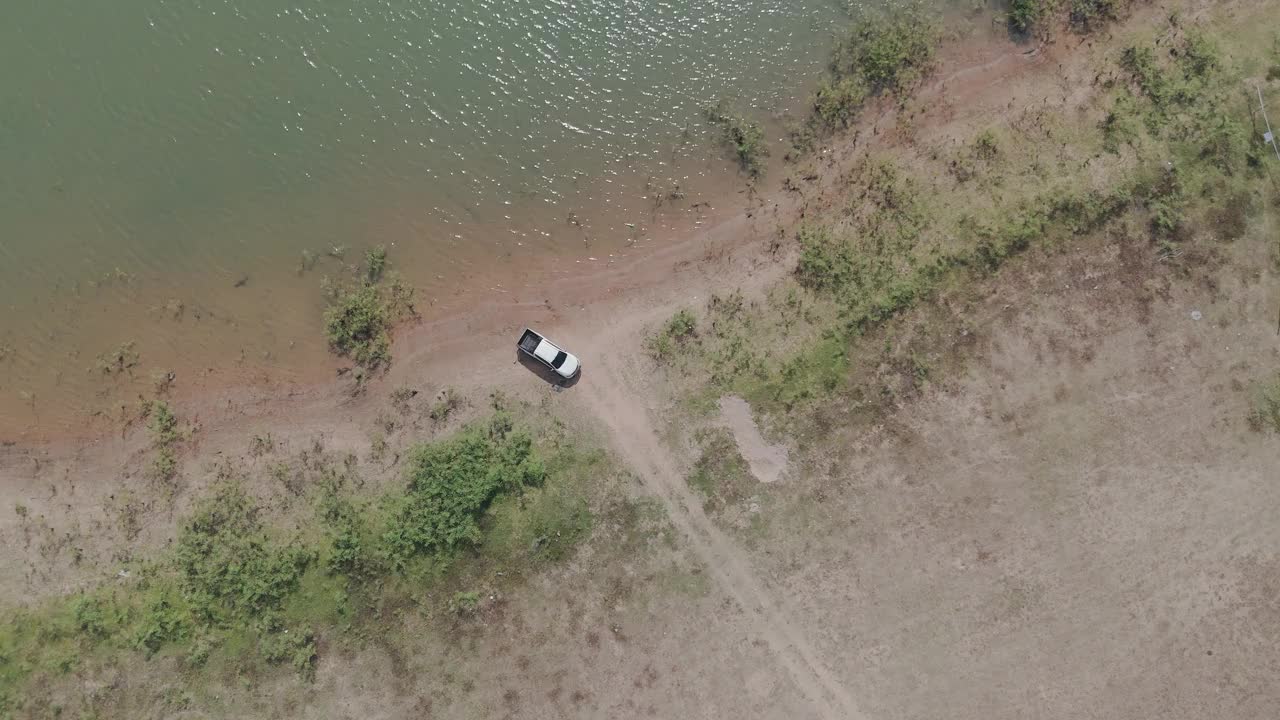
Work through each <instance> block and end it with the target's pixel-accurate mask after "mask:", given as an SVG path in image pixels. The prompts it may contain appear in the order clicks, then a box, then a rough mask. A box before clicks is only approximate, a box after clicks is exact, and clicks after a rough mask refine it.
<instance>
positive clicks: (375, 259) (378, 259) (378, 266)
mask: <svg viewBox="0 0 1280 720" xmlns="http://www.w3.org/2000/svg"><path fill="white" fill-rule="evenodd" d="M386 269H387V248H386V247H384V246H382V245H379V246H377V247H375V248H371V249H370V250H369V252H368V253H366V254H365V256H364V281H365V282H366V283H368V284H370V285H373V284H375V283H377V282H379V281H380V280H382V273H383V272H385V271H386Z"/></svg>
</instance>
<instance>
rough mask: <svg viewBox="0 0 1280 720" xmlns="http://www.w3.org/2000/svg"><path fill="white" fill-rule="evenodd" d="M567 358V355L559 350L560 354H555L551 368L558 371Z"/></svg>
mask: <svg viewBox="0 0 1280 720" xmlns="http://www.w3.org/2000/svg"><path fill="white" fill-rule="evenodd" d="M568 357H569V353H567V352H565V351H563V350H561V351H560V352H558V353H556V359H555V360H552V361H551V367H553V368H555V369H557V370H559V369H560V366H561V365H564V361H565V359H567V358H568Z"/></svg>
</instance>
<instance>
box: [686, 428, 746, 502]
mask: <svg viewBox="0 0 1280 720" xmlns="http://www.w3.org/2000/svg"><path fill="white" fill-rule="evenodd" d="M695 439H696V441H697V443H698V445H699V446H700V447H701V452H700V454H699V456H698V460H697V461H696V462H695V463H694V465H693V471H692V472H691V473H690V474H689V478H688V483H689V487H691V488H693V489H694V490H696V491H697V492H698V494H699V495H701V496H702V506H703V508H705V509H706V511H707V512H709V513H715V512H719V511H722V510H724V509H725V508H727V507H729V506H731V505H734V504H736V503H739V502H742V501H743V500H745V499H746V498H747V497H748V496H750V495H751V491H752V489H753V487H754V485H755V484H756V482H755V478H754V477H752V475H751V471H750V469H749V468H748V467H747V461H746V460H745V459H743V457H742V453H740V452H739V451H738V444H737V443H736V442H735V441H734V439H733V434H732V433H730V432H729V431H728V430H725V429H724V428H715V429H711V430H702V431H699V432H698V433H697V436H696V438H695Z"/></svg>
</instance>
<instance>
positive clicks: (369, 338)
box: [324, 285, 391, 369]
mask: <svg viewBox="0 0 1280 720" xmlns="http://www.w3.org/2000/svg"><path fill="white" fill-rule="evenodd" d="M324 321H325V334H326V335H327V336H328V338H329V345H330V347H332V348H333V349H334V351H335V352H337V353H338V354H339V355H345V356H347V357H350V358H351V359H352V360H354V361H355V362H356V363H357V364H358V365H361V366H363V367H367V368H371V369H372V368H377V367H379V366H381V365H383V364H385V363H387V362H390V360H391V336H390V334H389V333H390V329H391V321H390V319H389V317H388V315H387V308H386V304H385V302H384V300H383V298H382V293H381V292H379V290H378V287H377V286H375V285H362V286H360V287H358V288H356V289H354V290H350V291H347V292H342V293H340V294H339V296H338V298H337V300H336V301H335V302H334V304H333V305H332V306H330V308H329V309H328V310H327V311H326V312H325V316H324Z"/></svg>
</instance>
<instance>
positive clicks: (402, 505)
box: [383, 413, 546, 569]
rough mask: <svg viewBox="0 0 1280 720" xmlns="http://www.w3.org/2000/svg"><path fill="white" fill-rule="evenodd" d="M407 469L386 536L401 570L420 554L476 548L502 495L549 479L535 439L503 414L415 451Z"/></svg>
mask: <svg viewBox="0 0 1280 720" xmlns="http://www.w3.org/2000/svg"><path fill="white" fill-rule="evenodd" d="M408 464H409V470H408V481H409V484H408V489H407V492H406V493H405V494H404V496H402V497H399V498H394V499H392V500H391V502H390V504H391V513H390V525H389V527H388V528H387V530H386V532H385V533H384V534H383V543H384V545H385V547H386V552H387V554H388V559H389V560H390V561H391V563H392V565H393V566H394V567H395V568H397V569H404V568H405V567H407V565H408V564H409V562H410V561H412V560H413V558H415V557H417V556H419V555H423V554H426V553H435V552H445V551H450V550H453V549H455V548H458V547H460V546H473V545H475V544H476V543H478V542H479V541H480V539H481V534H480V516H481V514H482V513H483V512H484V511H485V509H486V508H487V507H488V506H489V504H490V503H491V502H492V501H493V499H494V498H495V497H497V495H498V494H499V493H501V492H503V491H518V490H520V489H521V488H523V487H525V486H529V485H539V484H541V483H542V481H543V480H544V479H545V477H546V468H545V466H544V465H543V464H542V461H541V459H540V458H539V457H538V456H537V455H536V454H535V453H534V451H533V441H532V439H531V438H530V437H529V435H528V434H527V433H524V432H521V431H517V430H514V429H513V428H512V426H511V419H510V417H509V416H507V415H505V414H501V413H499V414H498V415H497V416H495V417H494V419H493V420H492V421H491V422H490V423H489V425H488V427H470V428H467V429H465V430H463V431H462V432H461V433H459V434H458V435H457V436H455V437H453V438H452V439H450V440H447V441H444V442H440V443H432V444H428V445H419V446H417V447H415V448H413V449H412V450H411V451H410V452H409V461H408Z"/></svg>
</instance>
